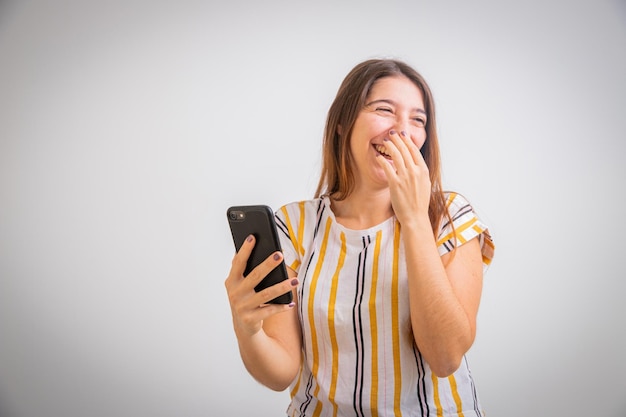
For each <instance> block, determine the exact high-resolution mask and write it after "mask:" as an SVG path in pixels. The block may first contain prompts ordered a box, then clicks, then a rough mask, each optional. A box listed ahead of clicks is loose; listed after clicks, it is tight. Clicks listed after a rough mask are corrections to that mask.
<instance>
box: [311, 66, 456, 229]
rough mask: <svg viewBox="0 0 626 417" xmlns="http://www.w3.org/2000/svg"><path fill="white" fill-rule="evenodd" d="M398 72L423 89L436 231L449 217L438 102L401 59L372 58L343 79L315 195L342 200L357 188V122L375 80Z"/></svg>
mask: <svg viewBox="0 0 626 417" xmlns="http://www.w3.org/2000/svg"><path fill="white" fill-rule="evenodd" d="M398 75H402V76H405V77H406V78H408V79H409V80H411V81H412V82H413V83H414V84H415V85H416V86H417V88H418V89H419V90H420V91H421V93H422V98H423V100H424V106H425V110H426V116H427V119H426V120H427V122H426V126H425V129H426V142H424V145H423V147H422V155H423V156H424V160H425V161H426V165H428V171H429V176H430V183H431V192H430V203H429V206H428V217H429V219H430V224H431V227H432V229H433V233H434V234H435V233H437V229H438V227H439V222H440V221H441V219H442V218H443V217H444V216H445V217H447V218H448V220H450V219H449V214H448V211H447V210H446V201H445V197H444V194H443V191H442V189H441V159H440V154H439V141H438V139H437V123H436V119H435V102H434V100H433V96H432V93H431V91H430V88H429V87H428V84H427V83H426V81H425V80H424V78H423V77H422V76H421V75H420V74H419V73H418V72H417V71H416V70H414V69H413V68H411V67H410V66H409V65H407V64H406V63H404V62H402V61H398V60H393V59H370V60H367V61H364V62H361V63H360V64H358V65H357V66H355V67H354V68H353V69H352V70H351V71H350V72H349V73H348V75H347V76H346V78H344V80H343V82H342V83H341V86H340V87H339V91H338V92H337V96H336V97H335V100H334V101H333V103H332V105H331V106H330V109H329V111H328V117H327V119H326V127H325V129H324V141H323V144H322V171H321V175H320V180H319V183H318V185H317V190H316V191H315V197H319V196H320V195H322V194H329V195H332V196H333V198H336V199H337V200H343V199H345V198H346V197H348V196H349V195H350V193H351V192H352V191H353V190H354V186H355V178H354V167H353V165H354V162H353V159H352V155H351V153H350V137H351V135H352V130H353V127H354V122H355V120H356V118H357V116H358V114H359V112H360V111H361V110H362V109H363V107H364V106H365V102H366V99H367V96H368V95H369V93H370V91H371V89H372V87H373V85H374V83H375V82H376V81H377V80H379V79H381V78H384V77H391V76H398ZM339 126H341V134H339Z"/></svg>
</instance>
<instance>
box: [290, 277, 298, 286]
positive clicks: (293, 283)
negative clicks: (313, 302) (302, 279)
mask: <svg viewBox="0 0 626 417" xmlns="http://www.w3.org/2000/svg"><path fill="white" fill-rule="evenodd" d="M291 285H293V286H294V287H295V286H296V285H298V278H294V279H292V280H291Z"/></svg>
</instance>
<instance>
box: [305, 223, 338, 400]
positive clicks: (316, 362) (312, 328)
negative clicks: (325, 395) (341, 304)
mask: <svg viewBox="0 0 626 417" xmlns="http://www.w3.org/2000/svg"><path fill="white" fill-rule="evenodd" d="M331 223H332V221H331V218H330V217H329V218H328V219H327V221H326V230H325V231H324V240H323V241H322V247H321V248H320V255H319V258H318V259H317V264H316V265H315V272H313V276H312V277H311V287H310V289H309V300H308V302H307V309H308V313H309V331H310V332H311V345H312V347H313V369H311V372H312V373H313V376H314V377H316V376H317V371H318V369H319V362H320V361H319V347H318V345H317V330H316V328H315V317H314V303H313V301H314V299H315V291H316V289H317V282H318V279H319V276H320V271H321V269H322V265H323V264H324V257H325V255H326V246H327V244H328V235H329V233H330V225H331ZM319 389H320V387H319V385H318V386H317V387H316V388H315V391H314V393H313V395H314V396H315V397H317V394H318V392H319Z"/></svg>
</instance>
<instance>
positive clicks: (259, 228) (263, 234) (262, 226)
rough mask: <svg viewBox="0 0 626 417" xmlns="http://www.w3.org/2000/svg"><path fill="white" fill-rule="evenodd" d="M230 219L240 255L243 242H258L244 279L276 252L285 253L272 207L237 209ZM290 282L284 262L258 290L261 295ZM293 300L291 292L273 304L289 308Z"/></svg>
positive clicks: (228, 214)
mask: <svg viewBox="0 0 626 417" xmlns="http://www.w3.org/2000/svg"><path fill="white" fill-rule="evenodd" d="M227 217H228V223H229V225H230V231H231V233H232V236H233V242H234V244H235V249H236V250H237V251H239V249H240V248H241V245H243V242H244V241H245V240H246V238H247V237H248V236H249V235H254V237H255V239H256V244H255V246H254V249H253V250H252V253H251V254H250V257H249V258H248V263H247V264H246V269H245V272H244V276H247V275H248V274H249V273H250V271H252V270H253V269H254V268H255V267H256V266H257V265H258V264H260V263H261V262H263V261H264V260H265V259H267V257H269V256H270V255H271V254H273V253H274V252H276V251H281V247H280V240H279V239H278V232H277V230H276V224H275V221H274V212H273V211H272V209H271V208H270V207H269V206H265V205H253V206H233V207H230V208H229V209H228V211H227ZM287 278H288V275H287V270H286V269H285V263H284V262H282V263H281V264H280V265H278V266H277V267H276V268H275V269H274V270H272V271H271V272H270V273H269V274H268V275H267V276H266V277H265V278H264V279H263V281H261V283H259V285H257V286H256V287H255V290H256V291H257V292H258V291H261V290H262V289H265V288H267V287H270V286H272V285H274V284H277V283H279V282H282V281H284V280H286V279H287ZM292 298H293V297H292V294H291V292H288V293H286V294H284V295H282V296H279V297H277V298H275V299H274V300H272V301H270V302H271V303H279V304H288V303H290V302H291V301H292Z"/></svg>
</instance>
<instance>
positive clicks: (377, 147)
mask: <svg viewBox="0 0 626 417" xmlns="http://www.w3.org/2000/svg"><path fill="white" fill-rule="evenodd" d="M374 149H375V150H376V152H378V153H379V154H380V155H382V156H384V157H385V158H386V159H391V155H389V154H388V153H387V148H385V147H384V146H383V145H374Z"/></svg>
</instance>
